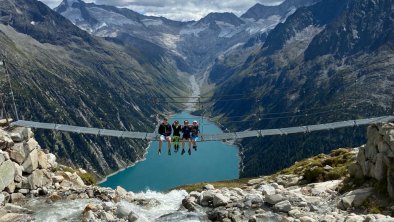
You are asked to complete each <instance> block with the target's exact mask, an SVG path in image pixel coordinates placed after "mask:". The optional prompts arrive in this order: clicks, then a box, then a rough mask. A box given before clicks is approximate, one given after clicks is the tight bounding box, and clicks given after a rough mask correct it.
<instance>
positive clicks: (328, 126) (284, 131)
mask: <svg viewBox="0 0 394 222" xmlns="http://www.w3.org/2000/svg"><path fill="white" fill-rule="evenodd" d="M0 62H1V63H0V66H1V65H3V66H4V67H5V68H6V78H7V80H8V86H9V88H10V95H11V99H12V105H13V106H12V109H13V111H14V112H15V117H16V119H17V121H15V122H12V123H11V126H19V127H28V128H34V129H44V130H52V131H59V132H68V133H78V134H88V135H95V136H109V137H118V138H130V139H142V140H158V139H159V135H158V134H157V133H156V132H133V131H121V130H110V129H100V128H91V127H81V126H72V125H66V124H57V123H44V122H34V121H25V120H20V119H19V115H18V110H17V107H16V103H15V97H14V93H13V90H12V84H11V78H10V73H9V71H8V69H7V67H6V64H5V61H1V60H0ZM356 84H357V80H355V81H354V85H355V90H356V88H357V87H356ZM304 90H305V89H304ZM234 96H236V97H235V98H234ZM245 96H246V97H245ZM167 98H168V99H169V100H170V101H165V100H164V103H188V102H187V101H186V102H185V101H176V100H177V99H193V100H198V101H197V102H192V103H198V104H200V106H201V108H202V107H203V104H204V103H212V102H223V101H224V102H226V101H235V100H245V99H247V100H250V99H252V100H256V106H257V105H258V103H259V99H258V98H257V96H253V95H251V94H249V95H244V94H242V95H241V94H239V95H238V94H235V95H232V97H228V96H227V95H225V96H221V97H220V98H219V99H218V98H215V99H213V101H208V102H207V101H205V102H204V101H201V99H202V98H209V97H202V96H198V97H167ZM156 100H157V99H153V101H156ZM193 100H192V101H193ZM0 102H1V104H4V102H3V100H2V99H1V100H0ZM156 103H163V100H160V102H156ZM342 104H345V100H343V101H342ZM2 107H3V109H4V105H2ZM337 107H338V105H333V106H327V107H321V108H324V109H329V110H330V111H333V110H334V111H338V110H335V109H334V108H337ZM3 109H2V112H3ZM311 110H316V109H306V110H302V111H311ZM392 110H393V111H392V112H391V114H392V115H387V116H381V117H373V118H365V119H355V120H346V121H340V122H331V123H324V124H317V125H305V126H297V127H288V128H274V129H260V130H246V131H240V132H229V133H220V134H204V133H202V134H201V135H200V140H201V141H224V140H238V139H245V138H252V137H266V136H277V135H281V136H283V135H290V134H299V133H310V132H316V131H325V130H334V129H340V128H347V127H358V126H364V125H370V124H376V123H387V122H392V121H394V102H393V103H392ZM299 112H300V110H299V111H297V112H296V113H299ZM289 113H293V112H282V113H268V114H269V115H272V114H289ZM325 113H327V111H325V112H317V113H313V114H319V115H323V114H325ZM262 114H263V113H261V111H260V107H259V106H258V117H259V118H258V120H264V119H281V118H289V117H290V118H291V117H299V116H308V115H310V114H302V115H293V116H285V117H283V116H279V117H278V116H275V117H268V118H262ZM313 114H312V115H313ZM203 115H204V114H203ZM256 115H257V114H256ZM265 115H267V114H265ZM238 117H243V116H238ZM202 120H204V116H202ZM247 121H251V120H242V121H229V122H232V123H234V122H247ZM252 121H255V122H256V120H252Z"/></svg>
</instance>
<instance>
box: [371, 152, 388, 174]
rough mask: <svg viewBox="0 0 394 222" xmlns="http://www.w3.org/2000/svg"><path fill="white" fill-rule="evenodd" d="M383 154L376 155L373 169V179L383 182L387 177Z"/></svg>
mask: <svg viewBox="0 0 394 222" xmlns="http://www.w3.org/2000/svg"><path fill="white" fill-rule="evenodd" d="M383 158H384V154H383V153H378V154H377V155H376V163H375V167H374V169H373V175H372V176H373V177H374V178H375V179H377V180H383V179H384V178H386V176H387V167H386V166H385V164H384V162H383Z"/></svg>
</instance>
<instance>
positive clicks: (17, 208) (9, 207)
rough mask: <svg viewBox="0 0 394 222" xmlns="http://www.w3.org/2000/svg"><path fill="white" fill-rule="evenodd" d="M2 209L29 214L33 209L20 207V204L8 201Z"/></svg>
mask: <svg viewBox="0 0 394 222" xmlns="http://www.w3.org/2000/svg"><path fill="white" fill-rule="evenodd" d="M4 209H5V210H7V211H8V212H10V213H17V214H31V213H33V211H31V210H29V209H27V208H24V207H20V206H17V205H14V204H10V203H7V204H6V205H5V207H4Z"/></svg>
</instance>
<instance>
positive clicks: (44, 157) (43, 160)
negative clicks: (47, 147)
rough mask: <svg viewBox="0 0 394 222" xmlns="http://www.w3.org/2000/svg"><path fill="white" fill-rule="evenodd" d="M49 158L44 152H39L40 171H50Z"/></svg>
mask: <svg viewBox="0 0 394 222" xmlns="http://www.w3.org/2000/svg"><path fill="white" fill-rule="evenodd" d="M48 165H49V164H48V158H47V155H46V154H45V153H44V151H42V150H39V151H38V168H40V169H48Z"/></svg>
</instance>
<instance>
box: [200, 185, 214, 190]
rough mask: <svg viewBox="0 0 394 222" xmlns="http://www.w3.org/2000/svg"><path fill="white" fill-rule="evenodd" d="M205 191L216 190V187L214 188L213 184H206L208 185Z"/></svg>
mask: <svg viewBox="0 0 394 222" xmlns="http://www.w3.org/2000/svg"><path fill="white" fill-rule="evenodd" d="M203 189H204V190H214V189H215V187H214V186H213V185H212V184H206V185H205V186H204V187H203Z"/></svg>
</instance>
